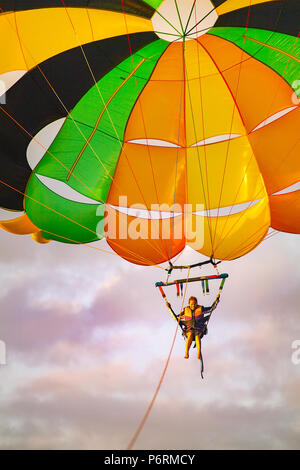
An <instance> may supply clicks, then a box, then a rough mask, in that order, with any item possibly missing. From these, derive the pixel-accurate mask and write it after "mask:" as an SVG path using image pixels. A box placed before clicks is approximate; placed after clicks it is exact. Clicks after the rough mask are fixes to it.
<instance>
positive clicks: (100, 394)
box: [0, 231, 300, 450]
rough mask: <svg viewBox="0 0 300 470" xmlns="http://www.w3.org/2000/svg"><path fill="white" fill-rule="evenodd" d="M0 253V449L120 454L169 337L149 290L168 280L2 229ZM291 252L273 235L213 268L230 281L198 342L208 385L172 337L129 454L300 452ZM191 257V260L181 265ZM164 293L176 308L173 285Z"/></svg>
mask: <svg viewBox="0 0 300 470" xmlns="http://www.w3.org/2000/svg"><path fill="white" fill-rule="evenodd" d="M95 246H98V247H99V248H103V249H107V245H106V244H105V242H102V241H101V242H98V243H97V244H96V245H95ZM0 249H1V260H0V263H1V269H0V278H1V290H0V305H1V310H0V312H1V313H0V340H1V341H4V342H5V345H6V364H5V365H1V366H0V415H1V419H0V449H105V450H115V449H125V448H126V447H127V446H128V444H129V442H130V440H131V438H132V435H133V434H134V432H135V430H136V428H137V426H138V424H139V422H140V420H141V419H142V417H143V415H144V413H145V411H146V409H147V407H148V405H149V402H150V401H151V399H152V396H153V393H154V391H155V388H156V386H157V384H158V381H159V379H160V376H161V374H162V370H163V368H164V365H165V362H166V359H167V357H168V354H169V351H170V347H171V343H172V339H173V336H174V333H175V329H176V322H174V320H173V319H172V318H171V316H170V314H169V312H168V310H167V309H166V307H165V305H164V303H163V301H162V299H161V296H160V294H159V292H158V291H157V289H155V287H154V284H155V282H156V281H159V280H165V273H164V272H163V271H162V270H161V269H159V268H155V267H148V268H145V267H138V266H135V265H132V264H130V263H128V262H125V261H124V260H122V259H121V258H119V257H117V256H114V255H109V254H105V253H101V252H98V251H97V250H93V249H90V248H88V247H85V246H71V245H65V244H60V243H56V242H51V243H49V244H47V245H38V244H36V243H34V242H33V240H32V239H31V238H30V237H20V236H17V235H10V234H8V233H5V232H3V231H1V232H0ZM299 255H300V245H299V238H298V237H297V236H296V235H290V234H276V235H275V236H274V237H272V238H271V239H269V240H267V241H264V242H263V243H261V245H260V246H259V247H258V248H257V249H256V250H254V251H253V252H251V253H249V254H248V255H247V256H245V257H243V258H241V259H239V260H236V261H234V262H227V263H226V262H224V263H223V264H221V265H220V271H222V272H228V274H229V279H228V281H227V282H226V283H225V286H224V289H223V292H222V295H221V302H220V304H219V306H218V308H217V310H216V311H215V312H214V314H213V316H212V318H211V321H210V324H209V332H208V335H207V336H206V337H205V338H204V339H203V341H202V349H203V354H204V360H205V371H204V380H202V379H201V377H200V367H199V361H198V360H197V358H196V349H193V350H192V352H191V355H190V359H189V360H186V359H184V357H183V356H184V346H185V343H184V339H183V337H182V336H181V334H180V332H178V333H177V337H176V342H175V346H174V350H173V352H172V356H171V361H170V364H169V367H168V369H167V373H166V376H165V379H164V381H163V384H162V387H161V389H160V392H159V394H158V396H157V399H156V401H155V404H154V406H153V408H152V411H151V413H150V416H149V418H148V420H147V421H146V423H145V426H144V428H143V430H142V432H141V433H140V435H139V437H138V439H137V441H136V443H135V446H134V449H147V450H154V449H159V450H160V449H161V450H166V449H177V450H179V449H184V450H196V449H299V448H300V402H299V391H300V353H299V354H298V356H296V358H299V360H296V361H295V360H294V359H295V355H296V354H297V350H296V351H295V350H294V349H293V347H292V346H293V343H294V342H295V341H296V340H300V322H299V314H300V290H299V285H300V283H299V281H300V271H299ZM200 259H201V256H200V255H197V253H195V252H192V250H189V249H187V250H186V251H185V252H184V254H183V255H182V257H181V261H182V262H195V261H198V260H200ZM197 269H198V268H197ZM201 272H202V273H203V274H214V270H213V268H203V269H202V270H201ZM198 273H199V271H197V272H195V275H198ZM174 277H175V276H174ZM211 287H212V289H211V293H210V295H209V296H205V297H203V295H202V293H201V286H200V285H197V284H196V283H194V284H190V286H189V289H188V292H187V296H189V295H196V296H197V297H198V300H199V303H201V304H203V305H209V304H211V303H212V302H213V301H214V299H215V295H216V294H217V287H218V285H216V284H215V285H214V286H213V285H212V286H211ZM173 289H174V291H173ZM167 292H168V295H169V300H170V302H171V303H172V306H173V307H174V309H175V310H176V311H179V310H180V306H181V302H182V300H181V299H179V300H177V299H176V293H175V287H174V288H169V290H168V291H167ZM169 293H170V294H169ZM299 344H300V343H299ZM299 349H300V348H299ZM293 358H294V359H293ZM298 362H299V364H298Z"/></svg>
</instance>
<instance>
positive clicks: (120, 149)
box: [0, 0, 300, 265]
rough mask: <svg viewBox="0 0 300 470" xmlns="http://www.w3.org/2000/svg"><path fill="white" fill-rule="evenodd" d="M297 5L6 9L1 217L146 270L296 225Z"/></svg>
mask: <svg viewBox="0 0 300 470" xmlns="http://www.w3.org/2000/svg"><path fill="white" fill-rule="evenodd" d="M299 17H300V4H299V1H298V0H224V1H222V0H215V1H210V0H164V1H161V0H147V1H146V0H145V1H142V0H114V1H111V0H90V1H88V0H69V1H67V0H64V1H63V0H43V1H42V0H22V1H21V0H20V1H12V0H11V1H10V0H6V1H3V2H2V4H1V5H0V40H1V43H2V44H6V48H5V50H4V51H3V52H2V54H1V59H0V80H1V82H0V83H1V89H0V93H1V97H0V141H1V147H0V205H1V207H3V208H5V209H8V210H12V211H19V214H17V217H16V219H15V220H13V221H12V220H10V221H2V222H1V223H0V226H1V227H2V228H3V229H4V230H7V231H9V232H11V233H17V234H24V235H25V234H32V236H33V238H34V239H35V240H36V241H38V242H42V243H43V242H44V243H46V242H47V241H49V240H56V241H59V242H65V243H75V244H76V243H80V244H81V243H89V242H93V241H97V240H100V239H101V238H103V237H106V239H107V241H108V243H109V245H110V246H111V248H112V249H113V250H114V251H115V252H117V253H118V254H119V255H120V256H122V257H123V258H125V259H127V260H129V261H131V262H134V263H137V264H144V265H153V264H158V263H162V262H164V261H167V260H170V259H172V258H173V257H174V256H176V255H177V254H178V253H180V252H181V251H182V250H183V249H184V247H185V246H186V244H188V245H190V246H191V247H192V248H194V249H195V250H196V251H198V252H200V253H202V254H204V255H206V256H208V257H211V256H213V257H214V258H215V259H220V260H230V259H235V258H237V257H240V256H242V255H244V254H246V253H248V252H249V251H251V250H252V249H254V248H255V247H256V246H257V245H258V244H259V243H260V242H261V241H262V240H263V239H264V238H265V236H266V234H267V233H268V231H269V228H270V227H272V228H273V229H275V230H278V231H285V232H291V233H300V217H299V213H300V186H299V181H300V159H299V152H300V142H299V126H300V109H299V103H300V100H299V98H298V96H300V40H299Z"/></svg>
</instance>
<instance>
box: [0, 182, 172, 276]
mask: <svg viewBox="0 0 300 470" xmlns="http://www.w3.org/2000/svg"><path fill="white" fill-rule="evenodd" d="M0 183H1V184H3V185H4V186H7V187H8V188H10V189H12V190H13V191H16V192H17V193H19V194H22V196H24V197H27V198H28V199H30V200H32V201H33V202H36V203H37V204H39V205H41V206H43V207H45V208H46V209H48V210H49V211H51V212H54V213H55V214H57V215H59V216H61V217H63V218H64V219H66V220H68V221H69V222H72V223H74V224H76V225H78V226H79V227H81V228H84V229H85V230H88V231H89V232H91V233H93V234H95V235H97V233H96V232H94V231H93V230H91V229H89V228H88V227H85V226H84V225H82V224H80V223H78V222H76V221H75V220H73V219H70V218H69V217H67V216H66V215H64V214H61V213H60V212H58V211H56V210H55V209H53V208H52V207H49V206H47V205H46V204H43V203H42V202H40V201H38V200H37V199H34V198H33V197H31V196H28V195H27V194H25V193H23V192H22V191H20V190H19V189H16V188H14V187H13V186H11V185H9V184H8V183H6V182H5V181H2V180H1V179H0ZM0 223H1V221H0ZM41 231H42V232H44V233H48V234H49V235H54V236H55V237H58V238H62V239H63V240H67V241H69V242H72V243H75V244H77V245H84V246H88V247H89V248H93V249H96V250H98V251H102V252H104V253H108V254H111V255H115V256H119V255H118V254H117V253H115V252H113V251H107V250H103V249H101V248H98V247H95V246H92V245H88V244H87V243H82V242H79V241H77V240H72V239H71V238H67V237H64V236H63V235H59V234H57V233H53V232H49V231H47V230H43V229H41ZM126 251H127V253H129V254H131V255H132V258H131V260H132V261H134V260H135V259H139V260H140V262H141V263H145V262H146V264H148V265H151V266H154V267H156V268H159V269H162V270H165V268H163V267H162V266H160V265H153V264H151V260H149V259H147V258H144V257H142V256H140V255H136V254H135V253H134V252H132V251H131V250H128V249H127V250H126ZM128 259H129V258H128Z"/></svg>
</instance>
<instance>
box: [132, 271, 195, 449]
mask: <svg viewBox="0 0 300 470" xmlns="http://www.w3.org/2000/svg"><path fill="white" fill-rule="evenodd" d="M189 275H190V269H189V270H188V274H187V279H186V284H185V289H184V295H183V298H182V303H181V310H180V311H181V312H182V308H183V304H184V300H185V296H186V291H187V285H188V279H189ZM161 290H162V289H161ZM179 321H180V318H179V317H178V321H177V325H176V330H175V333H174V337H173V340H172V344H171V348H170V351H169V354H168V357H167V360H166V363H165V366H164V368H163V371H162V374H161V377H160V379H159V382H158V385H157V387H156V390H155V392H154V395H153V397H152V400H151V402H150V404H149V406H148V408H147V410H146V413H145V414H144V416H143V418H142V420H141V422H140V424H139V426H138V428H137V430H136V431H135V433H134V435H133V437H132V439H131V441H130V442H129V445H128V447H127V449H126V450H131V449H132V447H133V446H134V444H135V442H136V440H137V438H138V437H139V434H140V432H141V431H142V429H143V427H144V424H145V422H146V420H147V418H148V416H149V414H150V412H151V410H152V407H153V405H154V403H155V400H156V397H157V395H158V392H159V390H160V387H161V385H162V383H163V380H164V378H165V375H166V372H167V369H168V365H169V362H170V359H171V355H172V352H173V348H174V345H175V340H176V336H177V332H178V328H179Z"/></svg>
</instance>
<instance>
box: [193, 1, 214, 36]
mask: <svg viewBox="0 0 300 470" xmlns="http://www.w3.org/2000/svg"><path fill="white" fill-rule="evenodd" d="M195 3H196V2H195ZM217 8H218V6H217V5H216V6H215V7H214V8H213V9H212V10H210V11H209V12H208V13H207V14H206V15H205V16H203V18H201V20H199V21H198V22H197V24H195V25H194V26H193V27H192V28H191V29H189V30H188V31H187V32H186V36H188V35H190V34H191V32H192V31H193V29H195V28H197V26H198V25H199V24H200V23H202V21H204V20H205V19H206V18H207V17H208V16H209V15H211V14H212V13H213V12H214V11H215V10H216V9H217ZM195 13H196V11H195ZM192 34H193V33H192Z"/></svg>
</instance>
